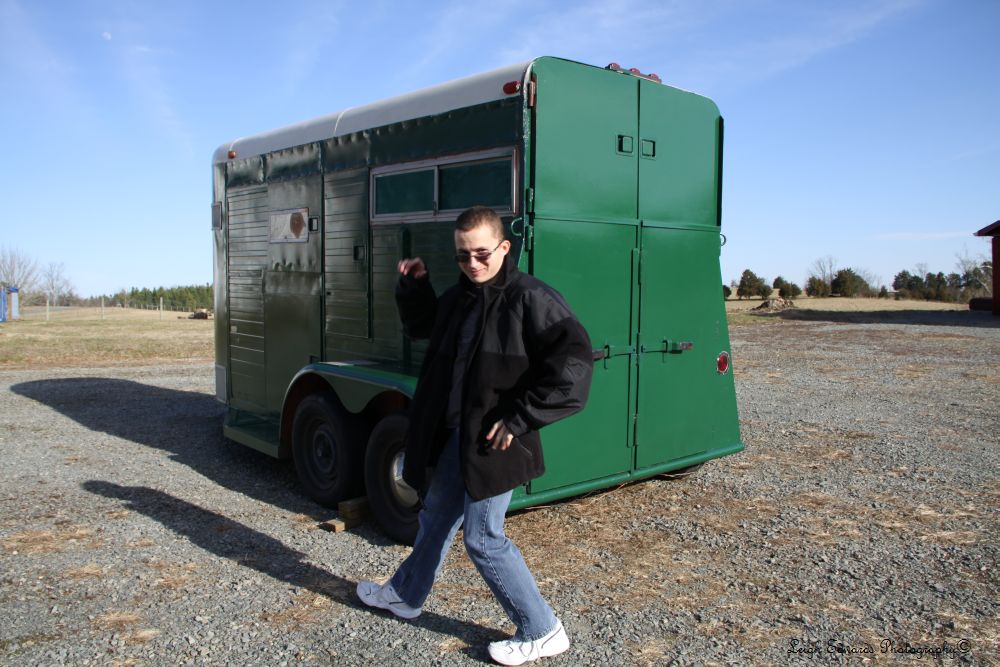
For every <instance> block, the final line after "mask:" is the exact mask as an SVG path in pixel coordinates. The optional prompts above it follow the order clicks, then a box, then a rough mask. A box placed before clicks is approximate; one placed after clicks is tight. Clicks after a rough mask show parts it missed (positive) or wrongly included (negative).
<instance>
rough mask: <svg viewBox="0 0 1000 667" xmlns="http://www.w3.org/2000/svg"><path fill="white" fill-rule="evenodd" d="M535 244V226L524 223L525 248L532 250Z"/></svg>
mask: <svg viewBox="0 0 1000 667" xmlns="http://www.w3.org/2000/svg"><path fill="white" fill-rule="evenodd" d="M534 246H535V226H534V225H532V224H529V223H528V222H527V221H525V223H524V249H525V250H531V249H532V248H533V247H534Z"/></svg>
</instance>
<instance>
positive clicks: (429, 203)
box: [375, 169, 434, 215]
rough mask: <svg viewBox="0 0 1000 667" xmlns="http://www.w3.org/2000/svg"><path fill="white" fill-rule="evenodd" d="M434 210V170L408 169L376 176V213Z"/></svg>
mask: <svg viewBox="0 0 1000 667" xmlns="http://www.w3.org/2000/svg"><path fill="white" fill-rule="evenodd" d="M433 210H434V170H433V169H425V170H423V171H406V172H402V173H396V174H386V175H384V176H377V177H376V178H375V214H376V215H385V214H393V213H413V212H415V211H433Z"/></svg>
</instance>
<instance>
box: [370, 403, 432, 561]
mask: <svg viewBox="0 0 1000 667" xmlns="http://www.w3.org/2000/svg"><path fill="white" fill-rule="evenodd" d="M409 421H410V420H409V419H407V417H406V415H403V414H395V415H389V416H388V417H385V418H383V419H382V420H381V421H379V423H378V424H376V425H375V428H374V429H373V430H372V434H371V436H370V437H369V438H368V450H367V451H366V452H365V486H366V487H367V489H368V506H369V507H371V510H372V513H373V514H374V515H375V518H376V519H378V522H379V525H381V526H382V531H383V532H384V533H385V534H386V535H387V536H388V537H390V538H391V539H393V540H395V541H397V542H401V543H403V544H411V545H412V544H413V542H414V540H416V539H417V528H418V522H417V516H418V515H419V513H420V502H419V499H418V498H417V493H416V492H415V491H414V490H413V489H411V488H410V487H409V486H407V485H406V483H405V482H403V480H402V478H401V475H402V472H403V470H402V462H403V444H404V438H405V437H406V428H407V426H408V425H409Z"/></svg>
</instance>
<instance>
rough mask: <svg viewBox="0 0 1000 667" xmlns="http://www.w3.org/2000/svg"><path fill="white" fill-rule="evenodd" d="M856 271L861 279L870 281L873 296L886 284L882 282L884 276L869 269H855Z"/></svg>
mask: <svg viewBox="0 0 1000 667" xmlns="http://www.w3.org/2000/svg"><path fill="white" fill-rule="evenodd" d="M854 272H855V273H857V274H858V275H859V276H860V277H861V279H862V280H864V281H865V282H866V283H868V286H869V287H871V288H872V293H873V294H872V295H873V296H874V294H876V293H878V288H879V287H882V286H883V285H885V283H884V282H882V276H877V275H875V274H874V273H872V272H871V271H869V270H868V269H855V270H854Z"/></svg>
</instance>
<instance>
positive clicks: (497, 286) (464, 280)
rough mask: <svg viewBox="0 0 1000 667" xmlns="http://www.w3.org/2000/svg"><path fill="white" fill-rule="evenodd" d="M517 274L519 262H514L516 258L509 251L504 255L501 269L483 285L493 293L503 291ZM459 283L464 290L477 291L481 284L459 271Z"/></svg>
mask: <svg viewBox="0 0 1000 667" xmlns="http://www.w3.org/2000/svg"><path fill="white" fill-rule="evenodd" d="M516 274H517V264H515V263H514V259H513V258H512V257H511V253H509V252H508V253H507V256H506V257H504V260H503V265H502V266H501V267H500V270H499V271H498V272H497V274H496V275H495V276H494V277H493V280H491V281H490V282H488V283H486V284H485V285H483V286H482V287H483V288H484V289H486V290H487V291H489V292H490V293H492V294H496V293H499V292H503V291H504V290H505V289H506V288H507V285H509V284H510V281H511V280H513V279H514V276H515V275H516ZM458 283H459V285H461V286H462V290H463V291H465V292H470V293H475V292H476V290H478V289H480V286H479V285H477V284H476V283H474V282H472V281H471V280H469V277H468V276H466V275H465V274H464V273H461V272H460V273H459V277H458Z"/></svg>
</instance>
